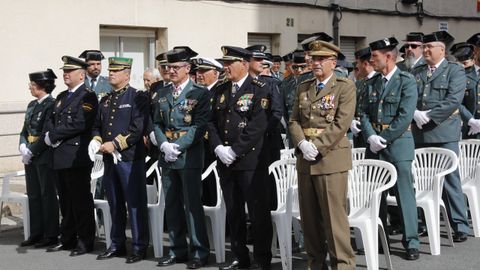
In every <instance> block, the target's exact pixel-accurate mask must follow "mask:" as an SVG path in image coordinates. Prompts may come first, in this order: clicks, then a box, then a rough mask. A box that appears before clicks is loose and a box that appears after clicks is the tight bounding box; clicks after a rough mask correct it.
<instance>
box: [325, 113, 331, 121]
mask: <svg viewBox="0 0 480 270" xmlns="http://www.w3.org/2000/svg"><path fill="white" fill-rule="evenodd" d="M325 119H326V120H327V122H329V123H331V122H332V121H333V114H327V116H326V117H325Z"/></svg>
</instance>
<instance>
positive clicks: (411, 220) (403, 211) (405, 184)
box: [380, 160, 420, 249]
mask: <svg viewBox="0 0 480 270" xmlns="http://www.w3.org/2000/svg"><path fill="white" fill-rule="evenodd" d="M392 164H393V165H394V166H395V169H396V170H397V183H395V186H393V188H392V189H393V195H394V196H395V198H396V199H397V204H398V209H399V214H400V220H401V224H402V229H403V237H402V244H403V247H404V248H416V249H418V248H419V247H420V240H419V239H418V219H417V217H418V215H417V203H416V199H415V191H414V189H413V176H412V161H410V160H408V161H398V162H394V163H392ZM387 194H388V191H386V192H383V194H382V202H381V204H380V219H381V220H382V222H383V226H384V227H386V224H387V212H388V211H387V201H386V198H387Z"/></svg>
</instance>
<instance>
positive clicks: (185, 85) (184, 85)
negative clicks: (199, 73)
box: [174, 79, 190, 91]
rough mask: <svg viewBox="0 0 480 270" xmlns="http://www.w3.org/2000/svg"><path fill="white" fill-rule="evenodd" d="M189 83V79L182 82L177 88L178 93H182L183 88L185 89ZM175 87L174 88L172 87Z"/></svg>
mask: <svg viewBox="0 0 480 270" xmlns="http://www.w3.org/2000/svg"><path fill="white" fill-rule="evenodd" d="M189 82H190V79H188V80H186V81H184V82H183V83H182V84H180V85H179V86H178V87H180V91H183V89H185V87H187V84H188V83H189ZM174 87H175V86H174Z"/></svg>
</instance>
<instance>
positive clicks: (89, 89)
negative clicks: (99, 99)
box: [85, 87, 95, 93]
mask: <svg viewBox="0 0 480 270" xmlns="http://www.w3.org/2000/svg"><path fill="white" fill-rule="evenodd" d="M85 91H87V92H89V93H95V91H93V90H92V89H91V88H90V87H85Z"/></svg>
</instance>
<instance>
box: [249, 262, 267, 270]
mask: <svg viewBox="0 0 480 270" xmlns="http://www.w3.org/2000/svg"><path fill="white" fill-rule="evenodd" d="M248 269H249V270H270V269H271V267H270V264H266V265H260V264H258V263H253V264H252V265H250V267H249V268H248Z"/></svg>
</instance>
